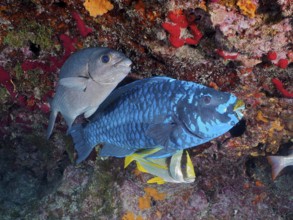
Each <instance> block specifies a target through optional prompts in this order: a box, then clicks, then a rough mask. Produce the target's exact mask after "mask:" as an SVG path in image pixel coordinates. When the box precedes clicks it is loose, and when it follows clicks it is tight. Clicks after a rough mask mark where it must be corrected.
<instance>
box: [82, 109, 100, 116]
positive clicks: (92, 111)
mask: <svg viewBox="0 0 293 220" xmlns="http://www.w3.org/2000/svg"><path fill="white" fill-rule="evenodd" d="M97 108H98V107H97V106H95V107H91V108H88V109H86V111H85V113H84V117H85V118H88V117H90V116H91V115H92V114H94V113H95V112H96V110H97Z"/></svg>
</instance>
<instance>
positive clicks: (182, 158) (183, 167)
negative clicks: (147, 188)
mask: <svg viewBox="0 0 293 220" xmlns="http://www.w3.org/2000/svg"><path fill="white" fill-rule="evenodd" d="M160 149H161V148H154V149H146V150H141V151H139V152H136V153H134V154H131V155H129V156H127V157H125V163H124V168H126V167H127V166H128V165H129V164H130V163H131V162H132V161H136V164H137V169H138V170H139V171H141V172H144V173H150V174H152V175H155V176H156V177H154V178H152V179H150V180H148V181H147V183H157V184H164V183H165V182H171V183H192V182H194V180H195V172H194V168H193V164H192V162H191V159H190V156H189V154H188V152H187V151H185V152H183V150H179V151H177V152H176V153H175V154H174V155H172V157H171V158H170V159H169V158H157V159H152V158H147V156H148V155H150V154H153V153H155V152H157V151H159V150H160Z"/></svg>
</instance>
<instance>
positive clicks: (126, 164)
mask: <svg viewBox="0 0 293 220" xmlns="http://www.w3.org/2000/svg"><path fill="white" fill-rule="evenodd" d="M132 155H133V154H131V155H129V156H126V157H125V160H124V169H125V168H126V167H128V165H129V164H130V163H131V162H132V161H134V160H135V158H134V157H133V156H132Z"/></svg>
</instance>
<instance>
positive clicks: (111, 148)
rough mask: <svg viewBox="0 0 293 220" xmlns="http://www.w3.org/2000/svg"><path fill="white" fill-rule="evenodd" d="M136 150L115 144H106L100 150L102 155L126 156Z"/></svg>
mask: <svg viewBox="0 0 293 220" xmlns="http://www.w3.org/2000/svg"><path fill="white" fill-rule="evenodd" d="M134 152H135V149H127V148H122V147H119V146H116V145H113V144H108V143H106V144H104V145H103V148H102V149H101V150H100V156H101V157H109V156H113V157H126V156H128V155H130V154H133V153H134Z"/></svg>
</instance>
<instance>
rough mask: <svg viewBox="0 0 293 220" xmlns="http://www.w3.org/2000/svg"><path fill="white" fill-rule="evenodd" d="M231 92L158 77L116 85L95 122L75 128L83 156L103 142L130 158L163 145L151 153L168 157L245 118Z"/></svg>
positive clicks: (108, 151) (105, 150) (106, 150)
mask: <svg viewBox="0 0 293 220" xmlns="http://www.w3.org/2000/svg"><path fill="white" fill-rule="evenodd" d="M239 103H240V101H239V100H238V99H237V98H236V97H235V96H234V95H233V94H230V93H226V92H220V91H217V90H214V89H212V88H208V87H206V86H203V85H200V84H196V83H194V82H187V81H181V80H175V79H172V78H168V77H154V78H148V79H143V80H139V81H135V82H133V83H130V84H128V85H126V86H124V87H120V88H118V89H116V90H114V91H113V92H112V93H111V94H110V96H109V97H108V98H107V99H106V100H105V101H104V103H103V104H102V105H101V106H100V107H99V109H98V110H97V112H96V113H95V114H94V116H93V117H92V118H90V122H89V123H87V124H85V125H75V126H73V128H72V129H71V131H70V134H71V135H72V137H73V140H74V142H75V149H76V150H77V153H78V159H77V163H79V162H81V161H83V160H84V159H86V158H87V156H88V155H89V154H90V152H91V151H92V149H93V148H94V147H95V146H97V145H98V144H102V146H103V147H102V149H101V150H100V156H115V157H125V156H127V155H130V154H132V153H134V152H135V151H137V150H140V149H150V148H158V147H161V150H159V151H158V152H156V153H154V154H153V155H150V156H149V157H150V158H164V157H168V156H171V155H173V154H174V153H176V152H177V151H178V150H182V149H186V148H190V147H194V146H197V145H200V144H203V143H205V142H207V141H210V140H211V139H213V138H215V137H218V136H220V135H222V134H224V133H225V132H227V131H228V130H230V129H231V128H232V127H233V126H234V125H235V124H236V123H237V122H238V121H239V120H240V118H241V117H242V115H241V114H239V112H237V111H238V109H239V108H243V105H242V104H243V103H242V102H241V104H239Z"/></svg>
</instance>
